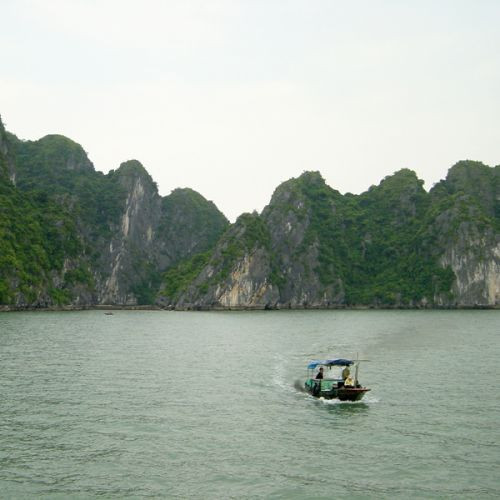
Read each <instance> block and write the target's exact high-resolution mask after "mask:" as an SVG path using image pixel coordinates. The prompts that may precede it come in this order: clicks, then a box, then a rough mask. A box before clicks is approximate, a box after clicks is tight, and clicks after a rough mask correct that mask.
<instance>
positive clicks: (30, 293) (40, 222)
mask: <svg viewBox="0 0 500 500" xmlns="http://www.w3.org/2000/svg"><path fill="white" fill-rule="evenodd" d="M80 251H81V243H80V240H79V239H78V236H77V232H76V227H75V222H74V219H73V218H72V217H71V215H70V214H69V213H68V211H67V210H64V207H61V206H60V205H58V204H56V203H53V202H51V201H49V200H47V199H44V200H41V199H38V198H31V197H29V196H26V195H25V194H24V193H22V192H21V191H20V190H19V189H17V188H16V187H14V186H13V184H12V183H11V182H10V181H9V180H8V179H6V178H5V176H0V303H2V304H11V303H13V302H14V300H15V295H16V293H17V294H22V295H23V296H24V297H25V298H26V300H27V301H28V302H29V301H33V300H35V298H36V296H37V291H39V290H43V289H44V288H46V287H47V286H48V285H49V283H50V272H51V271H54V270H55V271H61V269H62V267H63V263H64V260H65V259H66V258H71V257H75V256H76V255H77V254H78V253H79V252H80ZM80 279H85V280H87V279H88V278H87V277H86V276H85V277H84V278H83V277H82V275H80V274H76V275H73V276H71V282H72V283H75V282H78V281H79V280H80ZM49 295H52V296H53V297H54V298H55V299H56V301H57V302H59V303H62V302H64V303H65V302H68V300H69V296H68V293H65V294H64V295H61V294H59V295H58V294H57V292H54V293H53V294H51V293H49Z"/></svg>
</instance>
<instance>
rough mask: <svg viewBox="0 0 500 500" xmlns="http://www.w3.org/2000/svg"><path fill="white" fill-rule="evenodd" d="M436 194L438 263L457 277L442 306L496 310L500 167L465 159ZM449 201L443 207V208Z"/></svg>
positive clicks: (499, 266)
mask: <svg viewBox="0 0 500 500" xmlns="http://www.w3.org/2000/svg"><path fill="white" fill-rule="evenodd" d="M431 196H434V202H435V204H437V205H438V206H439V205H441V206H442V210H441V211H440V213H439V214H438V215H437V217H436V218H435V220H434V222H433V229H434V233H435V239H436V241H437V242H438V246H439V248H441V249H442V251H441V254H440V257H439V260H440V263H441V265H442V266H443V267H445V266H449V267H450V268H451V269H452V270H453V273H454V275H455V280H454V282H453V285H452V294H451V296H447V297H441V296H438V297H437V302H438V303H439V304H443V305H457V306H470V305H477V306H492V305H498V304H499V302H500V234H499V216H500V167H499V166H497V167H495V168H493V169H491V168H488V167H486V166H485V165H483V164H481V163H479V162H471V161H463V162H459V163H458V164H456V165H455V166H454V167H453V168H451V169H450V171H449V173H448V176H447V177H446V180H445V181H442V182H441V183H440V184H438V185H437V186H436V187H435V188H434V189H433V191H431ZM443 203H444V206H443Z"/></svg>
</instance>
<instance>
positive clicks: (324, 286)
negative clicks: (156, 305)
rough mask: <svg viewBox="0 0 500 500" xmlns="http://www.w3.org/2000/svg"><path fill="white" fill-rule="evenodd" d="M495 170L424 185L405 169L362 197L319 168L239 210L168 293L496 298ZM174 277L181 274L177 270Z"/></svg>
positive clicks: (308, 303) (272, 302)
mask: <svg viewBox="0 0 500 500" xmlns="http://www.w3.org/2000/svg"><path fill="white" fill-rule="evenodd" d="M498 171H499V169H498V167H496V168H495V169H491V168H489V167H487V166H485V165H482V164H480V163H477V162H460V163H459V164H457V165H456V166H455V167H453V168H452V169H450V172H449V174H448V177H447V179H446V180H445V181H442V182H441V183H439V184H438V185H436V186H435V188H434V189H433V190H431V192H430V193H427V192H426V191H425V190H424V189H423V187H422V186H423V182H422V181H421V180H419V179H418V178H417V176H416V175H415V173H414V172H412V171H410V170H402V171H400V172H397V173H396V174H394V175H393V176H389V177H387V178H386V179H384V180H383V181H382V182H381V184H380V185H379V186H372V187H371V188H370V189H369V190H368V191H367V192H366V193H363V194H361V195H358V196H355V195H350V194H347V195H345V196H342V195H341V194H340V193H339V192H337V191H335V190H333V189H331V188H330V187H328V186H327V185H326V184H325V182H324V180H323V179H322V177H321V175H320V174H319V173H318V172H306V173H304V174H303V175H302V176H301V177H299V178H298V179H291V180H290V181H287V182H285V183H283V184H282V185H281V186H279V187H278V188H277V189H276V191H275V193H274V195H273V197H272V199H271V202H270V204H269V205H268V206H267V207H266V208H265V209H264V210H263V212H262V214H261V215H259V214H256V213H254V214H246V215H244V216H242V217H240V218H239V219H238V221H237V222H236V223H235V224H234V226H233V227H231V228H230V230H229V231H227V232H226V234H225V235H224V237H223V238H222V239H221V240H220V241H219V243H218V245H217V247H216V248H215V250H214V252H213V254H211V255H210V256H207V258H206V262H205V265H204V266H203V267H201V268H200V269H199V272H198V273H196V274H195V275H194V276H193V279H192V280H191V281H189V280H188V282H187V283H184V286H180V287H173V288H172V287H170V290H171V291H173V293H171V294H170V296H169V295H168V293H167V294H165V293H164V294H163V295H162V296H161V299H160V300H161V303H162V304H164V305H169V306H170V307H176V308H179V309H205V308H231V309H242V308H255V309H266V308H303V307H304V308H329V307H346V306H347V307H353V306H362V307H363V306H364V307H477V306H479V307H496V306H498V305H499V303H500V286H499V280H500V268H499V264H500V259H499V256H500V247H499V231H498V224H499V220H498V214H499V209H498V203H499V191H498V182H497V181H498ZM190 272H192V269H191V270H190ZM167 279H176V280H178V281H179V282H182V277H181V279H179V276H176V275H175V274H174V273H173V274H171V275H169V276H167ZM167 288H168V287H166V288H164V290H165V289H167Z"/></svg>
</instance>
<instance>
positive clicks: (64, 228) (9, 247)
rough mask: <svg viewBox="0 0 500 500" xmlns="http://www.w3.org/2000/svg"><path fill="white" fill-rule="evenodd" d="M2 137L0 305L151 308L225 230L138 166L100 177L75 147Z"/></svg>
mask: <svg viewBox="0 0 500 500" xmlns="http://www.w3.org/2000/svg"><path fill="white" fill-rule="evenodd" d="M0 132H2V134H1V139H0V154H1V156H0V160H1V163H2V169H3V171H4V175H3V180H2V183H3V192H1V193H0V210H1V213H0V215H1V216H2V217H1V219H2V222H3V224H2V223H0V250H4V251H3V258H1V257H0V304H4V305H7V306H10V307H48V306H52V305H76V306H88V305H95V304H117V305H136V304H152V303H153V302H154V297H155V294H156V292H157V290H158V288H159V286H160V277H161V273H162V272H163V271H165V270H166V269H167V268H168V267H170V266H172V265H174V264H176V263H177V262H178V261H179V260H180V259H181V258H186V257H189V256H190V255H192V254H193V253H196V252H199V251H205V250H207V249H208V248H210V246H213V244H214V242H215V241H216V240H217V239H218V237H219V236H220V234H221V233H222V232H223V231H224V230H225V228H226V226H227V224H228V222H227V220H226V218H225V217H224V216H223V215H222V214H221V213H220V212H219V210H217V208H216V207H215V205H214V204H213V203H211V202H208V201H207V200H205V199H204V198H203V197H202V196H201V195H199V194H198V193H195V192H194V191H191V190H189V194H190V196H183V192H184V190H176V191H175V192H174V193H172V195H170V196H167V197H164V198H162V197H161V196H160V195H159V194H158V190H157V187H156V184H155V183H154V182H153V180H152V179H151V177H150V176H149V174H148V173H147V172H146V170H145V169H144V168H143V166H142V165H141V164H140V163H139V162H138V161H135V160H131V161H128V162H125V163H123V164H122V165H121V166H120V168H118V169H117V170H116V171H111V172H110V173H109V174H107V175H103V174H102V173H100V172H96V171H95V170H94V167H93V165H92V163H91V162H90V161H89V159H88V157H87V155H86V153H85V152H84V150H83V149H82V148H81V146H80V145H78V144H76V143H74V142H73V141H71V140H70V139H67V138H65V137H62V136H47V137H44V138H43V139H40V140H39V141H20V140H19V139H17V138H16V137H15V136H14V135H12V134H8V133H6V132H5V131H4V130H3V126H2V127H0ZM14 174H15V180H16V185H14V184H13V182H12V181H13V179H14V177H13V176H14ZM9 177H10V179H9ZM2 196H3V197H2ZM192 200H194V201H192ZM181 201H182V203H181ZM177 205H179V206H177ZM200 224H202V225H203V228H202V229H200ZM30 231H31V233H32V234H28V233H29V232H30ZM177 233H179V234H188V235H189V238H182V237H179V238H176V234H177ZM10 242H12V244H11V243H10ZM0 253H2V252H0ZM2 261H3V264H4V265H3V266H2Z"/></svg>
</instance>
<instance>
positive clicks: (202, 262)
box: [160, 252, 211, 302]
mask: <svg viewBox="0 0 500 500" xmlns="http://www.w3.org/2000/svg"><path fill="white" fill-rule="evenodd" d="M210 254H211V252H205V253H201V254H197V255H195V256H193V257H191V258H190V259H186V260H184V261H182V262H180V263H179V264H178V265H177V266H176V267H174V268H172V269H169V270H168V271H167V272H166V273H165V274H164V275H163V282H164V288H163V289H162V290H161V291H160V295H161V296H163V297H168V299H170V301H172V302H175V300H176V299H178V298H179V296H180V294H181V293H182V292H185V291H186V290H187V288H188V286H189V285H190V284H191V283H192V282H193V280H194V279H195V278H196V277H197V276H198V275H199V274H200V272H201V271H202V269H203V268H204V267H205V266H206V265H207V264H208V261H209V259H210Z"/></svg>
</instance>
